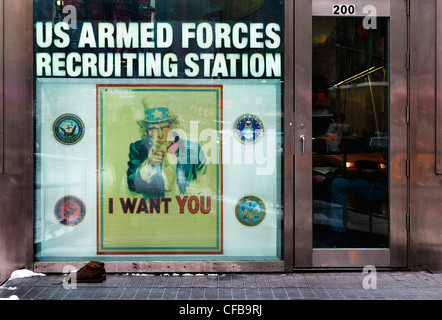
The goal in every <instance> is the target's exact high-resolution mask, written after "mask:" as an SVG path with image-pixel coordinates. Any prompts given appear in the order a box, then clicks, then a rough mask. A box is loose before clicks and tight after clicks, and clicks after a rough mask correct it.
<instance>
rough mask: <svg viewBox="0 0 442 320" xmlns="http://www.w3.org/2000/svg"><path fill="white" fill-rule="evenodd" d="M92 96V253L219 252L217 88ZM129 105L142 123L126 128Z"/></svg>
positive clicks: (103, 88)
mask: <svg viewBox="0 0 442 320" xmlns="http://www.w3.org/2000/svg"><path fill="white" fill-rule="evenodd" d="M97 97H98V101H97V107H98V108H97V115H98V126H97V130H98V132H97V137H98V141H97V147H98V150H97V151H98V152H97V154H98V171H97V172H98V199H97V200H98V222H99V223H98V253H108V254H109V253H117V254H118V253H121V254H124V253H131V254H136V253H145V254H146V253H155V254H170V253H176V254H177V253H181V254H189V253H198V254H204V253H206V254H208V253H211V254H217V253H222V234H223V233H222V215H223V212H222V202H221V199H222V172H221V169H222V163H221V160H222V159H221V149H220V146H221V145H222V143H220V142H221V141H220V140H221V136H220V134H219V133H220V132H221V130H222V128H221V124H222V122H221V115H222V104H221V103H222V100H221V97H222V86H186V85H175V86H171V85H163V86H155V85H145V86H136V85H134V86H124V85H98V86H97ZM137 101H138V105H139V107H140V108H141V107H143V108H144V118H143V119H139V120H138V121H137V123H133V121H126V120H125V119H124V115H125V114H127V111H128V110H127V109H128V108H129V109H130V108H132V107H133V106H137V103H136V102H137ZM134 129H135V130H134ZM122 133H125V134H122ZM107 169H113V171H114V172H109V170H107ZM116 171H119V172H116ZM117 177H118V178H117ZM126 186H127V187H126Z"/></svg>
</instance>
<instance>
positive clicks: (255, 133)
mask: <svg viewBox="0 0 442 320" xmlns="http://www.w3.org/2000/svg"><path fill="white" fill-rule="evenodd" d="M233 134H234V136H235V137H236V138H237V139H238V141H240V142H241V143H243V144H254V143H256V142H258V141H259V140H260V139H261V138H262V136H263V135H264V125H263V123H262V121H261V119H259V118H258V117H257V116H255V115H253V114H244V115H242V116H240V117H238V118H237V119H236V121H235V122H234V124H233Z"/></svg>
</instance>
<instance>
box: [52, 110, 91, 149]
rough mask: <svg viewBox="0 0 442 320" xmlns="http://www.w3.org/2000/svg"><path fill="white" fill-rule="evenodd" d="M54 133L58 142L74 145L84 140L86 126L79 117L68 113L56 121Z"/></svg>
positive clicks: (53, 128) (53, 127)
mask: <svg viewBox="0 0 442 320" xmlns="http://www.w3.org/2000/svg"><path fill="white" fill-rule="evenodd" d="M52 132H53V134H54V137H55V139H57V141H58V142H60V143H62V144H66V145H73V144H76V143H77V142H79V141H80V140H81V139H82V138H83V135H84V124H83V121H81V119H80V118H79V117H78V116H76V115H74V114H70V113H67V114H63V115H61V116H60V117H58V118H57V120H55V122H54V125H53V126H52Z"/></svg>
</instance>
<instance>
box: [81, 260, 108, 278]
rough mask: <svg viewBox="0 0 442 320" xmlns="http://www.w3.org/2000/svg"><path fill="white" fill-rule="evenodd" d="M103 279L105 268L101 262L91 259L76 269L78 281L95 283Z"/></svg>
mask: <svg viewBox="0 0 442 320" xmlns="http://www.w3.org/2000/svg"><path fill="white" fill-rule="evenodd" d="M104 280H106V270H105V269H104V263H103V262H99V261H93V260H92V261H89V262H88V263H87V264H86V265H84V266H83V267H81V268H80V269H79V270H78V271H76V281H77V282H78V283H96V282H102V281H104Z"/></svg>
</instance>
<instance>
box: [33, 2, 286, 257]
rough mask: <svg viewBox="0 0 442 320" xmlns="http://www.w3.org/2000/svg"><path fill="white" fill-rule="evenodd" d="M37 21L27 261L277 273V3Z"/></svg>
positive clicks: (49, 10) (105, 10) (169, 5)
mask: <svg viewBox="0 0 442 320" xmlns="http://www.w3.org/2000/svg"><path fill="white" fill-rule="evenodd" d="M34 8H35V9H34V10H35V12H34V20H35V21H34V26H35V30H34V31H35V32H34V41H35V43H34V58H35V77H36V79H35V88H36V92H35V97H36V110H35V114H36V123H35V125H36V141H35V150H36V154H35V156H36V159H35V163H36V177H35V179H36V181H35V185H36V189H35V199H36V203H35V243H36V246H37V251H36V259H37V260H38V261H63V260H72V259H78V260H86V259H92V258H97V257H99V258H100V259H102V260H106V259H107V260H128V259H131V260H133V259H140V260H148V259H150V260H280V259H282V257H281V243H282V241H281V239H282V234H281V225H282V191H281V190H282V184H283V181H282V174H281V171H282V160H281V159H282V102H281V101H282V92H283V88H282V86H283V70H284V68H283V61H284V59H283V43H282V39H283V38H284V36H283V29H284V26H283V4H282V1H281V2H280V1H273V0H247V1H233V0H225V1H209V0H196V1H180V0H167V1H166V0H156V1H155V0H132V1H118V0H83V1H81V0H79V1H73V0H72V1H68V0H59V1H53V0H35V1H34Z"/></svg>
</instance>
